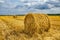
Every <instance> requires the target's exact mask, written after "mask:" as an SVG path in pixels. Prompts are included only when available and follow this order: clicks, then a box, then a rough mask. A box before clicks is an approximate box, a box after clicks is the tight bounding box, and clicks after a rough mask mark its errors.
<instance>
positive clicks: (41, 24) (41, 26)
mask: <svg viewBox="0 0 60 40" xmlns="http://www.w3.org/2000/svg"><path fill="white" fill-rule="evenodd" d="M24 25H25V31H26V33H27V34H34V33H35V32H37V33H43V32H44V31H48V30H49V28H50V22H49V18H48V15H46V14H27V15H26V17H25V20H24Z"/></svg>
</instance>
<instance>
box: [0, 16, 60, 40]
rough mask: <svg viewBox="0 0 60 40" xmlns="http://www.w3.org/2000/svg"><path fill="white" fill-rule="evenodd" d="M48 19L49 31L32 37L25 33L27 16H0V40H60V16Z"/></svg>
mask: <svg viewBox="0 0 60 40" xmlns="http://www.w3.org/2000/svg"><path fill="white" fill-rule="evenodd" d="M48 17H49V20H50V24H51V25H50V26H51V28H50V29H49V31H48V32H44V33H43V34H38V33H35V34H33V35H32V36H30V35H28V34H26V33H25V32H24V28H25V27H24V18H25V16H0V40H60V16H48ZM27 31H28V30H27Z"/></svg>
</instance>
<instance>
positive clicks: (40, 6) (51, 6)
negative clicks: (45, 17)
mask: <svg viewBox="0 0 60 40" xmlns="http://www.w3.org/2000/svg"><path fill="white" fill-rule="evenodd" d="M59 9H60V0H43V1H42V0H0V13H3V14H4V13H11V14H14V13H18V14H19V13H26V12H45V13H59V12H60V10H59ZM11 10H12V11H11Z"/></svg>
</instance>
